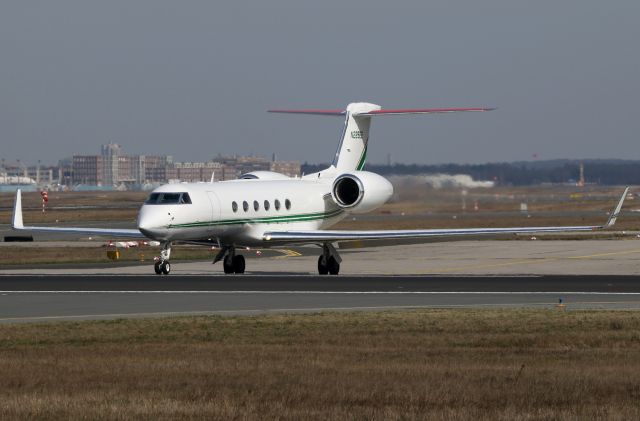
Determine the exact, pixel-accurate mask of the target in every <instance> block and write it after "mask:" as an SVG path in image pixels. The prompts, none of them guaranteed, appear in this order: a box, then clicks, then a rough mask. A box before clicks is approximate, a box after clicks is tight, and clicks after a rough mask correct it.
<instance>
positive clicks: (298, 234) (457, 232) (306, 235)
mask: <svg viewBox="0 0 640 421" xmlns="http://www.w3.org/2000/svg"><path fill="white" fill-rule="evenodd" d="M628 192H629V187H627V188H625V190H624V193H623V194H622V197H621V198H620V200H619V201H618V203H617V205H616V207H615V208H614V210H613V212H611V214H610V215H609V219H608V220H607V222H606V223H605V224H604V225H577V226H558V227H511V228H455V229H424V230H375V231H374V230H372V231H342V230H317V231H268V232H265V233H264V235H263V239H264V241H265V243H267V244H268V243H278V244H302V243H316V244H318V243H339V244H340V245H341V247H342V245H343V244H344V246H347V247H358V246H366V245H368V244H367V243H369V242H371V243H374V244H375V245H385V244H415V243H422V242H429V241H447V240H453V239H463V238H469V237H484V236H500V235H507V234H537V233H548V232H579V231H597V230H602V229H605V228H610V227H612V226H613V225H614V224H615V222H616V218H617V217H618V215H619V214H620V210H621V209H622V203H623V202H624V199H625V198H626V196H627V193H628Z"/></svg>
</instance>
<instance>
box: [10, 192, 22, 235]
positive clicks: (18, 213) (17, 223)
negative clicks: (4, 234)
mask: <svg viewBox="0 0 640 421" xmlns="http://www.w3.org/2000/svg"><path fill="white" fill-rule="evenodd" d="M11 226H12V227H13V229H15V230H21V229H24V224H23V223H22V190H20V189H18V191H16V202H15V204H14V205H13V218H12V220H11Z"/></svg>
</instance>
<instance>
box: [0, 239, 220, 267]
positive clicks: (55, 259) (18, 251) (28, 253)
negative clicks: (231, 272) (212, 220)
mask: <svg viewBox="0 0 640 421" xmlns="http://www.w3.org/2000/svg"><path fill="white" fill-rule="evenodd" d="M18 244H19V243H18ZM0 250H1V251H2V253H0V265H23V264H42V263H109V262H113V260H111V259H109V258H108V257H107V247H66V246H65V247H21V246H20V245H15V246H13V245H12V246H11V247H2V248H0ZM118 251H120V259H118V260H119V261H125V262H134V261H145V262H153V258H154V256H158V255H160V248H159V247H141V248H129V249H125V248H118ZM216 252H217V250H216ZM213 256H214V254H213V252H212V251H211V249H210V248H208V247H193V246H175V247H172V250H171V258H172V260H173V261H179V260H204V259H212V258H213Z"/></svg>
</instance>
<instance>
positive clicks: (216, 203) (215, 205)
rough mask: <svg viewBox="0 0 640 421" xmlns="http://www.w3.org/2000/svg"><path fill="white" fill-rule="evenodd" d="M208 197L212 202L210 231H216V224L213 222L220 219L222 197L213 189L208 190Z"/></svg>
mask: <svg viewBox="0 0 640 421" xmlns="http://www.w3.org/2000/svg"><path fill="white" fill-rule="evenodd" d="M207 197H208V198H209V203H210V204H211V222H212V224H210V225H209V228H208V231H209V232H214V230H215V228H216V225H215V224H214V223H213V222H215V221H219V220H220V212H221V209H220V199H219V198H218V195H217V194H215V193H214V192H212V191H208V192H207Z"/></svg>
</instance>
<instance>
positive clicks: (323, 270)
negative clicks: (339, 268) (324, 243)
mask: <svg viewBox="0 0 640 421" xmlns="http://www.w3.org/2000/svg"><path fill="white" fill-rule="evenodd" d="M318 273H319V274H320V275H327V274H328V273H329V268H328V267H327V265H326V263H325V261H324V256H322V255H321V256H320V257H318Z"/></svg>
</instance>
